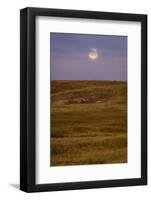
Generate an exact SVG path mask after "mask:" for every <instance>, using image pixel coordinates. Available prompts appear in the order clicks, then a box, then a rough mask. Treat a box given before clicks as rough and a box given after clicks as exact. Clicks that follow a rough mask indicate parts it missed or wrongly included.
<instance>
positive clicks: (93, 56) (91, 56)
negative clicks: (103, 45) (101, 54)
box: [88, 48, 98, 60]
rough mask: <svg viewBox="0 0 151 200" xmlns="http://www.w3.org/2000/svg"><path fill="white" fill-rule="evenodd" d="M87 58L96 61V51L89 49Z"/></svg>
mask: <svg viewBox="0 0 151 200" xmlns="http://www.w3.org/2000/svg"><path fill="white" fill-rule="evenodd" d="M88 56H89V59H91V60H96V59H97V58H98V51H97V49H94V48H93V49H90V51H89V54H88Z"/></svg>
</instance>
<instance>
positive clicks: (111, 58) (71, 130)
mask: <svg viewBox="0 0 151 200" xmlns="http://www.w3.org/2000/svg"><path fill="white" fill-rule="evenodd" d="M127 40H128V37H127V36H126V35H95V34H81V33H57V32H51V33H50V104H51V105H50V166H51V167H53V166H70V165H89V164H116V163H127V162H128V145H127V141H128V135H127V98H128V97H127Z"/></svg>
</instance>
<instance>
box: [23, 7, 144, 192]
mask: <svg viewBox="0 0 151 200" xmlns="http://www.w3.org/2000/svg"><path fill="white" fill-rule="evenodd" d="M20 84H21V86H20V189H21V190H23V191H26V192H40V191H54V190H70V189H89V188H104V187H117V186H118V187H120V186H132V185H146V184H147V16H146V15H143V14H125V13H123V14H122V13H109V12H108V13H107V12H94V11H93V12H92V11H77V10H61V9H60V10H59V9H47V8H25V9H22V10H21V12H20Z"/></svg>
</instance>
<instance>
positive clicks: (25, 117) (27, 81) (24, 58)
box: [20, 7, 147, 192]
mask: <svg viewBox="0 0 151 200" xmlns="http://www.w3.org/2000/svg"><path fill="white" fill-rule="evenodd" d="M37 16H54V17H66V18H83V19H97V20H98V19H103V20H120V21H130V22H140V23H141V155H140V156H141V178H132V179H120V180H99V181H96V180H94V181H87V182H70V183H50V184H36V182H35V179H36V177H35V176H36V173H35V172H36V163H35V153H36V150H35V145H36V143H35V137H36V135H35V123H36V122H35V101H36V95H35V87H36V85H35V78H36V77H35V71H36V66H35V42H36V41H35V30H36V29H35V19H36V17H37ZM146 184H147V15H143V14H125V13H111V12H94V11H82V10H80V11H77V10H63V9H48V8H32V7H28V8H24V9H22V10H21V11H20V189H21V190H22V191H25V192H44V191H57V190H71V189H72V190H73V189H89V188H105V187H121V186H133V185H146Z"/></svg>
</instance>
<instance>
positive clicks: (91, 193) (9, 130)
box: [0, 0, 151, 200]
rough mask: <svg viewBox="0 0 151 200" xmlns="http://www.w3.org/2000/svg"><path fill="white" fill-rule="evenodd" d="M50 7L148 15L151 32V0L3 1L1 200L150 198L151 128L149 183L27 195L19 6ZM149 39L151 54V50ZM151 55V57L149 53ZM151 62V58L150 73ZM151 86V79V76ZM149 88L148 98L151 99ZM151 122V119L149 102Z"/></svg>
mask: <svg viewBox="0 0 151 200" xmlns="http://www.w3.org/2000/svg"><path fill="white" fill-rule="evenodd" d="M27 6H32V7H49V8H64V9H81V10H82V9H83V10H94V11H95V10H97V11H112V12H128V13H145V14H148V35H150V34H151V24H150V23H151V22H150V18H151V14H150V13H151V12H150V11H151V1H150V0H140V1H137V0H136V1H132V0H125V1H121V0H114V1H112V0H103V1H101V0H83V1H82V0H75V1H72V0H60V1H59V0H43V1H42V0H41V1H40V0H37V1H34V0H14V1H11V0H5V1H1V3H0V136H1V137H0V199H5V200H7V199H16V200H18V199H23V200H24V199H25V200H33V199H35V200H39V199H42V200H48V199H73V200H74V199H76V200H77V199H106V200H107V199H112V200H113V199H116V200H121V199H122V200H127V199H134V198H137V199H145V200H148V199H150V196H151V186H150V184H151V172H150V171H151V170H150V169H151V158H150V155H151V154H150V152H151V142H150V141H151V136H150V128H151V127H149V129H148V151H149V155H148V161H149V166H148V168H149V170H148V172H149V185H148V186H138V187H123V188H109V189H91V190H81V191H78V190H77V191H64V192H51V193H50V192H46V193H34V194H26V193H24V192H21V191H19V190H18V187H19V186H18V185H19V9H21V8H24V7H27ZM150 42H151V40H150V37H149V38H148V55H150V53H151V46H150ZM148 57H149V56H148ZM150 63H151V60H150V57H149V58H148V74H150V72H151V70H150V68H149V66H150ZM148 79H149V80H148V84H149V86H150V85H151V78H150V77H148ZM150 89H151V87H148V92H149V94H148V97H149V99H148V101H150V100H151V92H150V91H149V90H150ZM148 113H149V114H148V117H149V118H148V124H149V123H150V120H151V107H150V105H149V111H148Z"/></svg>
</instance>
